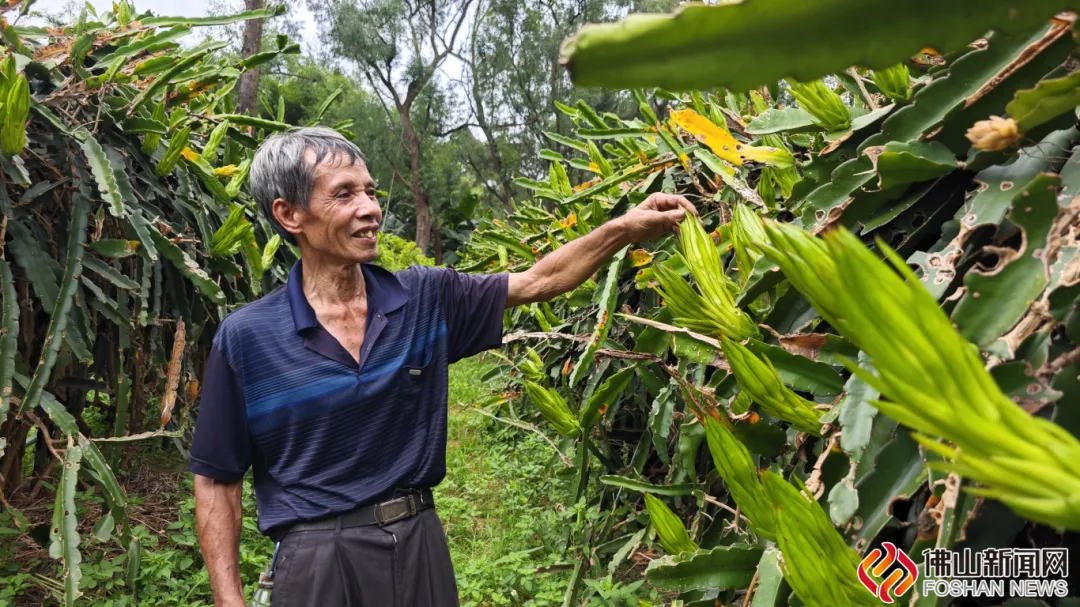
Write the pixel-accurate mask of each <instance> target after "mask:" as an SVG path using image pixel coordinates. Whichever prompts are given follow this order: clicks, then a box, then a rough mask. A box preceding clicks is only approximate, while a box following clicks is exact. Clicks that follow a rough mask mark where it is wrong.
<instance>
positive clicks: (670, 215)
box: [664, 208, 686, 226]
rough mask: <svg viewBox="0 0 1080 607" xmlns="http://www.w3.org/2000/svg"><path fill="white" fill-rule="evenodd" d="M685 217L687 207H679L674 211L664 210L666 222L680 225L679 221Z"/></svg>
mask: <svg viewBox="0 0 1080 607" xmlns="http://www.w3.org/2000/svg"><path fill="white" fill-rule="evenodd" d="M684 217H686V210H685V209H681V208H679V209H675V210H673V211H664V220H665V223H668V224H670V225H671V226H677V225H679V222H680V221H682V220H683V218H684Z"/></svg>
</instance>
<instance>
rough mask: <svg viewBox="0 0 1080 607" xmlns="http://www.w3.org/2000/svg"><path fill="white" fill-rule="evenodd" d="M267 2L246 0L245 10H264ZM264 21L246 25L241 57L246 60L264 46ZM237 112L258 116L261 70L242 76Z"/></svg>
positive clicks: (247, 22)
mask: <svg viewBox="0 0 1080 607" xmlns="http://www.w3.org/2000/svg"><path fill="white" fill-rule="evenodd" d="M265 4H266V2H265V0H244V8H245V9H247V10H249V11H253V10H258V9H260V8H262V7H263V6H264V5H265ZM262 32H263V20H262V19H250V20H248V21H246V22H245V23H244V42H243V46H241V47H240V56H241V57H243V58H244V59H247V58H248V57H250V56H252V55H254V54H256V53H258V52H259V49H260V47H261V46H262ZM239 97H240V98H239V100H238V102H237V107H236V109H237V111H238V112H239V113H241V114H250V115H252V116H254V115H256V114H257V113H258V112H257V111H256V108H255V106H256V103H257V101H258V97H259V68H254V69H251V70H248V71H246V72H244V73H243V74H242V75H241V76H240V94H239Z"/></svg>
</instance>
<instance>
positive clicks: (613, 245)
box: [506, 194, 697, 308]
mask: <svg viewBox="0 0 1080 607" xmlns="http://www.w3.org/2000/svg"><path fill="white" fill-rule="evenodd" d="M687 212H689V213H691V214H693V215H695V216H696V215H697V211H696V210H695V209H694V206H693V205H691V204H690V202H689V201H687V200H686V199H685V198H683V197H682V196H675V195H671V194H653V195H651V196H649V197H648V198H646V199H645V201H644V202H642V203H641V204H639V205H638V206H636V207H634V208H633V209H631V210H630V211H629V212H628V213H626V214H625V215H623V216H622V217H618V218H616V219H612V220H611V221H609V222H607V223H605V224H604V225H602V226H600V227H598V228H596V229H595V230H593V231H592V232H589V233H588V234H586V235H585V236H582V237H581V238H578V239H575V240H572V241H570V242H568V243H566V244H565V245H563V246H561V247H559V249H558V250H556V251H554V252H553V253H550V254H548V255H547V256H545V257H544V258H543V259H541V260H540V261H538V262H537V263H536V265H534V266H533V267H531V268H529V269H528V270H526V271H524V272H518V273H514V274H510V281H509V285H508V288H507V296H506V307H508V308H510V307H513V306H517V305H521V304H530V303H533V302H539V301H550V300H551V299H553V298H555V297H557V296H559V295H562V294H563V293H567V292H569V291H573V290H574V289H576V288H578V287H579V286H580V285H581V284H582V283H583V282H585V280H586V279H587V278H589V277H590V276H592V275H593V274H594V273H595V272H596V271H597V270H598V269H600V266H602V265H604V264H605V263H607V262H608V261H609V260H610V259H611V258H612V256H613V255H615V253H617V252H618V251H619V249H621V248H623V247H625V246H626V245H628V244H631V243H635V242H641V241H643V240H649V239H650V238H655V237H657V236H659V235H661V234H663V233H664V232H668V231H671V230H673V229H675V226H676V225H678V223H679V222H680V221H682V219H683V217H685V216H686V213H687Z"/></svg>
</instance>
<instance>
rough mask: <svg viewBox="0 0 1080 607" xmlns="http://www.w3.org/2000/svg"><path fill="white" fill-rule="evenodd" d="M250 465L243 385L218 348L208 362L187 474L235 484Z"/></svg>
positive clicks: (214, 347) (211, 351) (215, 346)
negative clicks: (191, 473)
mask: <svg viewBox="0 0 1080 607" xmlns="http://www.w3.org/2000/svg"><path fill="white" fill-rule="evenodd" d="M250 465H251V439H250V438H249V435H248V425H247V408H246V406H245V404H244V385H243V382H242V381H241V380H240V376H239V375H237V374H236V373H235V372H234V371H233V368H232V366H231V365H230V364H229V361H228V359H226V357H225V356H224V355H223V354H222V353H221V351H220V350H218V347H217V345H216V344H215V345H214V346H213V348H211V350H210V357H209V358H208V359H207V361H206V372H205V373H204V375H203V386H202V399H201V401H200V403H199V418H198V420H197V421H196V422H195V435H194V437H193V438H192V440H191V456H190V457H189V459H188V470H190V471H191V472H194V473H195V474H199V475H201V476H206V477H209V478H212V479H214V480H218V481H224V482H234V481H238V480H240V479H241V478H243V477H244V473H245V472H247V469H248V467H249V466H250Z"/></svg>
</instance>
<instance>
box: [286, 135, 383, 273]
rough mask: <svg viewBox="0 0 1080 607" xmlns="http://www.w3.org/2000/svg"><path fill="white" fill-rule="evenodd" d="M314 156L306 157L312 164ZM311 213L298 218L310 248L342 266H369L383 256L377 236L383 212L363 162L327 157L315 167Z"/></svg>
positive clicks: (310, 204) (306, 155)
mask: <svg viewBox="0 0 1080 607" xmlns="http://www.w3.org/2000/svg"><path fill="white" fill-rule="evenodd" d="M314 160H315V156H314V153H312V152H308V153H307V154H305V162H308V163H312V162H314ZM314 174H315V183H314V187H313V188H312V191H311V199H310V200H309V201H308V210H307V211H306V212H305V211H300V212H299V213H298V214H297V221H298V223H299V227H300V229H301V233H302V234H303V236H304V238H305V239H306V240H307V244H308V245H309V246H310V247H311V248H312V249H314V250H315V251H317V252H318V253H319V254H321V255H324V256H326V258H328V259H332V260H335V261H338V262H342V263H369V262H372V261H374V260H375V259H376V258H378V256H379V247H378V241H377V240H376V235H377V233H378V230H379V223H380V222H381V221H382V210H381V209H379V203H378V201H377V200H375V182H374V181H373V180H372V179H371V175H370V174H369V173H368V170H367V167H366V166H365V165H364V163H363V162H361V161H356V162H353V163H352V164H349V161H348V159H347V158H343V157H342V156H340V155H339V156H327V157H325V158H323V160H322V162H320V163H319V164H318V165H316V166H315V169H314Z"/></svg>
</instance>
